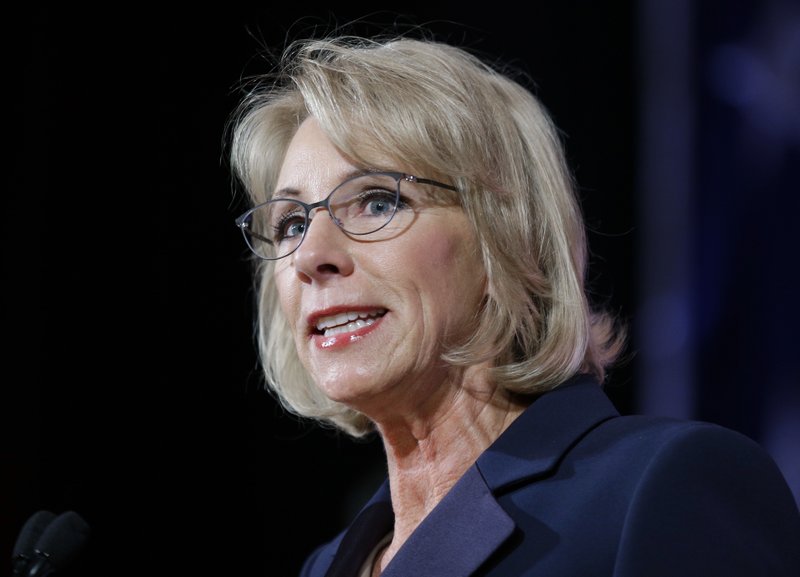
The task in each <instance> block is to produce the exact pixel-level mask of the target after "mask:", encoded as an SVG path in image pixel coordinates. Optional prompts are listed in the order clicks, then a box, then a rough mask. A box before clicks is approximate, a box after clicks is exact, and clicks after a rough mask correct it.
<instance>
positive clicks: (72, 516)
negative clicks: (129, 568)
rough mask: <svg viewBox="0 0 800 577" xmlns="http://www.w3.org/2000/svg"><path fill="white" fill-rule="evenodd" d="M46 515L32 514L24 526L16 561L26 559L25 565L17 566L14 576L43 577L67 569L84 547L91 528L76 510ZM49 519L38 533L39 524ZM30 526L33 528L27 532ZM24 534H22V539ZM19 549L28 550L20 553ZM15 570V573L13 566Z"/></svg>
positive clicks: (42, 513) (40, 513) (21, 550)
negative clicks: (18, 569)
mask: <svg viewBox="0 0 800 577" xmlns="http://www.w3.org/2000/svg"><path fill="white" fill-rule="evenodd" d="M47 513H48V512H47V511H45V512H42V511H40V512H39V513H35V514H34V515H33V516H32V517H31V519H29V520H28V522H27V523H26V524H25V527H23V530H22V533H21V534H20V538H19V539H18V541H21V542H22V543H21V545H20V547H21V548H20V556H19V559H25V563H24V564H23V563H20V566H21V569H20V572H16V573H14V575H15V576H17V575H19V576H21V577H46V576H47V575H50V574H52V573H54V572H56V571H60V570H61V569H64V568H65V567H67V566H69V565H70V564H71V563H73V562H74V561H75V559H76V558H77V557H78V556H79V555H80V553H81V552H82V551H83V549H84V548H85V546H86V544H87V542H88V540H89V534H90V529H89V525H88V524H87V523H86V521H84V520H83V519H82V518H81V516H80V515H78V514H77V513H76V512H75V511H67V512H65V513H61V514H60V515H58V516H55V515H53V514H52V513H50V514H49V515H48V514H47ZM48 517H49V519H50V520H49V523H48V524H47V526H46V527H44V529H43V530H41V522H42V521H44V520H47V519H48ZM53 517H55V518H53ZM29 525H30V526H31V528H32V529H31V530H27V531H26V528H27V527H28V526H29ZM37 530H39V531H40V535H39V537H38V539H36V544H35V545H34V546H33V551H32V555H31V552H30V543H31V541H32V539H33V537H35V532H36V531H37ZM23 534H25V537H24V539H23ZM22 547H27V549H24V550H23V549H22ZM15 571H17V568H16V564H15Z"/></svg>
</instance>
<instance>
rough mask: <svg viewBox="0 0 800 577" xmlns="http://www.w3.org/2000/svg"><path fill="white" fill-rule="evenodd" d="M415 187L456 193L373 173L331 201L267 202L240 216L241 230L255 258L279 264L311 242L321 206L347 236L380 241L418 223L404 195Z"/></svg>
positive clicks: (423, 180)
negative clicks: (308, 235) (315, 216)
mask: <svg viewBox="0 0 800 577" xmlns="http://www.w3.org/2000/svg"><path fill="white" fill-rule="evenodd" d="M413 183H419V184H429V185H432V186H437V187H439V188H445V189H447V190H452V191H457V189H456V188H455V187H454V186H451V185H449V184H444V183H442V182H437V181H435V180H430V179H427V178H418V177H416V176H411V175H410V174H405V173H402V172H368V173H365V174H359V175H357V176H354V177H351V178H348V179H347V180H345V181H344V182H342V183H341V184H340V185H339V186H337V187H336V188H334V189H333V190H332V191H331V192H330V194H329V195H328V196H327V198H325V199H324V200H320V201H319V202H315V203H313V204H306V203H305V202H301V201H299V200H295V199H293V198H274V199H272V200H268V201H267V202H264V203H261V204H259V205H256V206H254V207H253V208H251V209H250V210H248V211H247V212H245V213H244V214H242V215H241V216H239V218H237V219H236V226H238V227H239V228H240V229H241V231H242V234H243V235H244V240H245V242H246V243H247V246H248V247H249V248H250V250H251V251H253V254H255V255H256V256H257V257H258V258H261V259H264V260H277V259H280V258H283V257H285V256H289V255H290V254H292V253H293V252H294V251H296V250H297V249H298V247H299V246H300V244H302V242H303V239H304V238H305V237H306V232H307V231H308V227H309V226H310V223H311V211H312V210H314V209H316V208H320V207H324V208H326V209H327V211H328V214H330V216H331V219H332V220H333V222H334V223H335V224H336V226H338V227H339V228H340V229H342V230H343V231H344V232H345V233H347V234H348V235H358V236H363V235H375V233H377V232H378V231H381V234H380V235H379V236H380V238H389V237H390V236H392V235H393V234H395V233H396V232H398V231H400V230H403V228H404V227H405V226H407V225H408V224H410V222H411V220H412V219H413V212H412V211H411V210H410V207H409V206H408V204H407V200H406V199H405V197H404V194H403V190H404V189H406V187H409V186H410V185H411V184H413ZM389 223H392V224H391V226H388V225H389ZM380 238H377V237H374V239H375V240H380Z"/></svg>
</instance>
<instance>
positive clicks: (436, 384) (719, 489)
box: [231, 38, 800, 577]
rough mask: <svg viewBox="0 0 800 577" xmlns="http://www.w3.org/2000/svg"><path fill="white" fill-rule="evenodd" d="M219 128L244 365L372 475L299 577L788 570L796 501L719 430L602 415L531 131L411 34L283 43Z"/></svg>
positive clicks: (602, 357) (590, 349) (597, 346)
mask: <svg viewBox="0 0 800 577" xmlns="http://www.w3.org/2000/svg"><path fill="white" fill-rule="evenodd" d="M283 64H284V66H283V68H282V74H281V75H279V76H278V77H277V78H270V79H269V80H270V84H268V85H263V86H261V87H257V88H255V89H254V90H252V91H251V92H250V95H249V96H248V98H247V99H246V100H245V101H244V102H243V103H242V105H241V108H240V109H238V110H237V112H236V114H235V116H234V118H233V121H234V125H233V131H232V151H231V159H232V166H233V169H234V171H235V175H236V177H237V178H238V180H239V181H240V182H241V183H242V184H243V186H244V188H245V189H246V190H247V193H248V194H249V198H250V200H251V202H252V208H251V209H250V210H248V211H247V212H246V213H244V214H243V215H242V216H241V217H239V219H237V224H238V226H239V227H240V228H241V229H242V231H243V233H244V237H245V240H246V241H247V243H248V246H249V247H250V249H251V250H252V252H253V253H254V255H255V256H256V257H258V258H257V259H256V260H257V265H258V268H257V273H256V278H257V280H258V282H259V296H260V298H259V313H260V314H259V327H260V331H259V342H260V350H261V354H262V360H263V366H264V372H265V377H266V381H267V383H268V384H269V386H270V387H271V389H272V390H273V391H274V392H275V394H276V395H277V396H278V398H279V399H280V400H281V401H282V402H283V403H284V404H285V405H286V407H288V408H289V409H290V410H291V411H293V412H295V413H296V414H298V415H302V416H304V417H308V418H312V419H316V420H319V421H320V422H322V423H326V424H333V425H335V426H336V427H339V428H340V429H342V430H344V431H346V432H347V433H349V434H351V435H353V436H362V435H366V434H368V433H370V432H372V431H376V432H377V434H378V435H380V438H381V440H382V442H383V445H384V447H385V453H386V459H387V470H388V478H387V481H386V483H385V484H384V485H383V486H382V487H381V488H380V489H379V491H378V492H377V493H376V494H375V496H374V497H373V498H372V499H371V500H370V501H369V502H368V503H367V504H366V505H365V507H364V508H363V509H362V510H361V512H360V513H359V514H358V515H357V517H356V518H355V519H354V520H353V523H352V524H351V525H350V527H348V528H346V529H345V530H344V531H343V532H342V533H341V534H340V535H339V536H337V537H336V538H335V539H333V540H332V541H331V542H330V543H327V544H324V545H322V546H321V547H320V548H319V549H317V550H316V551H315V552H314V553H313V554H312V555H311V556H310V557H309V559H308V560H307V561H306V563H305V565H304V568H303V570H302V575H308V576H322V575H328V576H333V575H339V576H368V575H378V574H381V575H385V576H395V575H402V576H414V577H422V576H435V577H447V576H456V575H495V576H500V575H502V576H512V575H547V576H550V577H552V576H557V575H565V576H567V575H569V576H575V575H580V576H591V575H617V576H628V575H630V576H634V575H635V576H642V575H661V574H664V575H666V574H669V575H684V576H685V575H704V576H705V575H709V574H724V575H797V574H798V572H797V571H798V569H800V554H798V549H797V547H796V545H797V543H800V515H798V510H797V507H796V505H795V503H794V501H793V498H792V495H791V493H790V491H789V489H788V487H787V485H786V483H785V481H784V480H783V478H782V477H781V475H780V473H779V471H778V470H777V468H776V466H775V464H774V463H773V462H772V461H771V460H770V458H769V457H768V456H767V455H766V454H765V452H764V451H763V450H761V449H760V448H759V447H758V446H756V445H755V444H754V443H753V442H752V441H750V440H748V439H746V438H744V437H742V436H741V435H739V434H737V433H734V432H732V431H729V430H726V429H722V428H720V427H717V426H714V425H710V424H704V423H695V422H679V421H672V420H666V419H659V418H649V417H636V416H628V417H621V416H620V415H619V414H618V413H617V411H616V410H615V409H614V406H613V405H612V403H611V402H610V401H609V399H608V398H607V397H606V395H605V393H604V392H603V389H602V385H603V383H604V381H605V378H606V372H607V370H608V369H609V368H610V366H611V365H612V363H613V362H614V361H615V359H616V358H617V357H618V355H619V354H620V351H621V349H622V343H623V339H624V332H623V331H622V330H621V329H620V328H619V327H618V324H617V323H616V322H615V320H614V319H613V318H612V317H611V316H609V315H607V314H605V313H604V312H603V311H598V310H594V309H593V308H592V307H591V306H590V303H589V301H588V299H587V296H586V292H585V287H584V274H585V268H586V259H587V256H586V255H587V247H586V238H585V233H584V227H583V222H582V217H581V214H580V210H579V206H578V204H577V201H576V198H575V194H574V190H573V186H572V182H571V176H570V173H569V171H568V169H567V167H566V165H565V161H564V154H563V151H562V147H561V144H560V142H559V138H558V134H557V131H556V129H555V128H554V127H553V125H552V123H551V121H550V119H549V118H548V116H547V114H546V112H545V111H544V110H543V108H542V107H541V106H540V104H539V103H538V102H537V100H536V99H535V97H534V96H533V95H532V94H531V93H530V92H529V91H527V90H526V89H525V88H524V86H523V85H522V84H521V83H518V82H517V81H515V79H514V78H513V77H512V76H510V75H509V74H504V73H502V72H501V71H499V70H495V69H493V68H492V67H491V66H489V65H487V64H485V63H483V62H481V61H480V60H479V59H478V58H476V57H474V56H473V55H471V54H469V53H468V52H466V51H464V50H462V49H459V48H457V47H454V46H450V45H446V44H440V43H436V42H433V41H429V40H414V39H408V38H407V39H402V38H400V39H395V40H392V41H377V40H376V41H373V40H367V39H358V38H339V39H326V40H316V41H309V42H304V43H298V44H295V45H294V46H292V47H291V49H290V50H288V51H287V53H286V56H285V60H284V62H283Z"/></svg>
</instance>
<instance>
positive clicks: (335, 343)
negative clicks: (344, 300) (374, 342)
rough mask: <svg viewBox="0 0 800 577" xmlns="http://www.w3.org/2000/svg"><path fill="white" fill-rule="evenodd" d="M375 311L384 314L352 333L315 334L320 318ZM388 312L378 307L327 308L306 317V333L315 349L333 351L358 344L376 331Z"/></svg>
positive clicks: (345, 306) (341, 306)
mask: <svg viewBox="0 0 800 577" xmlns="http://www.w3.org/2000/svg"><path fill="white" fill-rule="evenodd" d="M376 309H379V310H383V311H385V312H384V313H383V314H382V315H381V316H379V317H376V318H375V322H373V323H371V324H369V325H367V326H363V327H359V328H357V329H355V330H353V331H349V332H345V333H339V334H336V335H332V336H325V335H324V334H320V333H319V332H317V328H316V327H317V322H318V321H319V319H321V318H322V317H327V316H335V315H339V314H342V313H348V312H355V313H361V312H364V313H367V312H372V311H375V310H376ZM388 312H389V311H388V309H386V308H385V307H382V306H378V305H368V306H365V305H340V306H335V307H329V308H326V309H323V310H318V311H314V312H313V313H312V314H310V315H309V316H308V322H307V329H306V330H307V331H308V337H309V339H310V340H311V341H312V342H313V343H314V346H315V347H317V348H318V349H321V350H325V351H329V350H335V349H339V348H341V347H344V346H347V345H349V344H352V343H355V342H358V341H360V340H361V339H363V338H364V336H365V335H367V334H368V333H371V332H372V331H374V330H375V329H377V328H378V326H379V325H380V324H381V323H382V322H383V319H384V318H385V317H386V314H387V313H388Z"/></svg>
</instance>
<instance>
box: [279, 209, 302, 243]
mask: <svg viewBox="0 0 800 577" xmlns="http://www.w3.org/2000/svg"><path fill="white" fill-rule="evenodd" d="M272 228H273V230H274V233H273V235H272V237H273V238H274V239H275V242H281V241H282V240H286V239H291V238H296V237H302V236H303V233H304V232H305V230H306V219H305V217H304V216H303V215H301V214H297V213H288V214H284V215H282V216H281V218H280V219H279V220H278V222H277V223H276V224H274V225H273V227H272Z"/></svg>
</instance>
